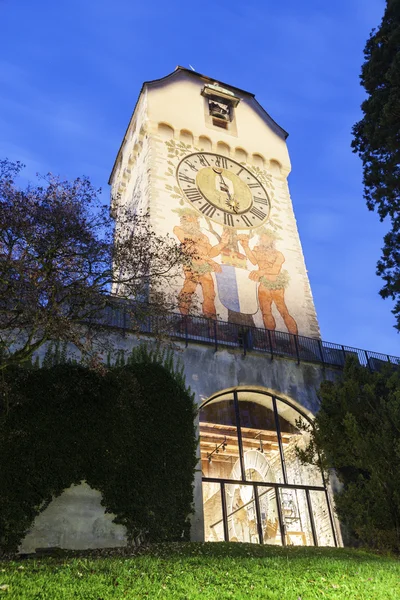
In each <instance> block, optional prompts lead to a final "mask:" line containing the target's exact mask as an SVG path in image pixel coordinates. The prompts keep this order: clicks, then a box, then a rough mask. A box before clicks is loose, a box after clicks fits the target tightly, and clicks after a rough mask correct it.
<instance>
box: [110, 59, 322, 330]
mask: <svg viewBox="0 0 400 600" xmlns="http://www.w3.org/2000/svg"><path fill="white" fill-rule="evenodd" d="M286 138H287V133H286V132H285V131H284V130H283V129H282V128H281V127H280V126H279V125H278V124H277V123H276V122H275V121H274V120H273V119H272V118H271V117H270V116H269V114H268V113H267V112H266V111H265V110H264V108H263V107H262V106H261V105H260V104H259V103H258V102H257V100H256V99H255V97H254V95H253V94H251V93H249V92H245V91H243V90H240V89H238V88H235V87H233V86H231V85H227V84H225V83H221V82H217V81H215V80H213V79H210V78H209V77H205V76H203V75H200V74H198V73H196V72H193V71H191V70H189V69H185V68H183V67H177V68H176V69H175V71H174V72H173V73H171V74H170V75H167V76H166V77H163V78H162V79H158V80H154V81H150V82H146V83H145V84H144V85H143V87H142V90H141V92H140V95H139V98H138V101H137V104H136V107H135V110H134V113H133V115H132V118H131V121H130V123H129V126H128V129H127V131H126V133H125V136H124V140H123V143H122V145H121V147H120V150H119V152H118V155H117V159H116V161H115V164H114V167H113V171H112V174H111V177H110V183H111V186H112V211H113V214H114V217H115V219H116V225H117V228H118V213H119V208H120V207H122V206H129V207H130V208H133V209H134V210H135V211H141V212H145V211H148V213H149V215H150V219H151V222H152V225H153V227H154V229H155V231H156V232H157V233H158V234H161V235H162V234H169V235H172V236H175V238H176V240H177V241H178V240H179V241H180V242H181V243H182V244H183V245H184V246H185V244H187V245H188V244H190V246H191V255H192V258H191V259H190V260H189V261H188V263H187V265H185V267H184V268H183V269H182V276H181V278H180V279H179V280H178V281H176V288H175V292H174V293H175V296H176V303H177V311H179V312H180V313H181V314H182V315H187V314H190V312H191V311H193V309H194V307H195V306H197V307H198V311H199V312H200V314H201V315H202V316H204V317H207V318H213V319H215V318H217V319H219V320H221V321H225V322H229V323H235V324H238V325H247V326H255V327H259V328H265V329H268V330H270V331H273V330H277V331H283V332H288V333H292V334H299V335H303V336H308V337H313V338H319V337H320V333H319V327H318V322H317V317H316V312H315V307H314V303H313V299H312V295H311V289H310V284H309V280H308V276H307V270H306V267H305V264H304V258H303V253H302V248H301V244H300V238H299V234H298V230H297V226H296V219H295V216H294V213H293V207H292V202H291V198H290V193H289V188H288V183H287V177H288V175H289V173H290V159H289V154H288V150H287V146H286ZM114 292H115V293H118V290H117V289H115V290H114Z"/></svg>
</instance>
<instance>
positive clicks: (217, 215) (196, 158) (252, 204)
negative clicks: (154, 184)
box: [176, 152, 270, 229]
mask: <svg viewBox="0 0 400 600" xmlns="http://www.w3.org/2000/svg"><path fill="white" fill-rule="evenodd" d="M176 176H177V179H178V183H179V186H180V188H181V190H182V192H183V193H184V194H185V197H186V199H187V200H188V202H190V204H191V205H192V206H193V208H195V209H196V210H198V211H199V212H200V213H202V214H203V215H204V216H205V217H208V218H210V219H212V220H213V221H216V222H217V223H220V224H221V225H224V226H226V227H235V228H236V229H255V228H256V227H259V226H260V225H262V224H263V223H265V221H266V220H267V219H268V215H269V210H270V201H269V198H268V194H267V192H266V191H265V189H264V187H263V185H262V184H261V183H260V181H259V180H258V179H257V177H255V175H253V173H251V172H250V171H248V170H247V169H246V168H245V167H244V166H243V165H240V164H239V163H237V162H235V161H234V160H231V159H230V158H227V157H225V156H220V155H219V154H213V153H211V152H195V153H194V154H189V156H186V157H185V158H184V159H183V160H181V162H180V163H179V165H178V168H177V170H176Z"/></svg>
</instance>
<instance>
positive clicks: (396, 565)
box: [0, 543, 400, 600]
mask: <svg viewBox="0 0 400 600" xmlns="http://www.w3.org/2000/svg"><path fill="white" fill-rule="evenodd" d="M7 586H8V587H7ZM1 598H4V599H7V600H9V599H10V600H11V599H12V598H15V599H18V600H25V599H32V600H33V599H35V600H39V599H46V600H58V599H63V600H64V599H65V600H69V599H70V598H82V600H83V599H84V600H108V599H109V598H121V599H123V598H130V599H135V600H139V599H147V598H151V599H152V598H161V599H164V598H165V599H170V598H178V599H182V600H183V599H187V600H192V599H193V600H197V599H199V600H200V599H201V600H219V599H224V598H237V599H239V598H249V599H260V600H261V599H262V600H268V599H270V598H271V599H272V598H273V599H276V600H309V599H312V598H318V599H321V600H323V599H325V598H326V599H328V598H334V599H335V600H342V599H344V598H346V599H352V600H353V599H361V600H367V599H369V598H370V599H371V600H372V599H374V600H379V599H382V600H383V599H384V600H391V599H398V600H400V560H399V559H397V558H394V557H390V556H378V555H376V554H373V553H370V552H366V551H361V550H348V549H346V550H344V549H332V548H299V547H291V548H281V547H277V546H253V545H250V544H189V543H187V544H165V545H155V546H152V547H150V548H148V549H146V550H145V551H143V552H142V553H140V554H138V555H137V556H131V557H126V556H110V557H107V558H97V557H88V558H82V557H75V558H72V557H69V558H66V557H62V556H60V557H58V558H47V557H46V558H40V559H33V558H30V559H27V560H18V561H3V562H0V599H1Z"/></svg>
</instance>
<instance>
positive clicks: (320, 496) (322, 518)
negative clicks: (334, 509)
mask: <svg viewBox="0 0 400 600" xmlns="http://www.w3.org/2000/svg"><path fill="white" fill-rule="evenodd" d="M310 498H311V506H312V511H313V515H314V523H315V529H316V533H317V540H318V546H334V545H335V540H334V537H333V532H332V527H331V520H330V518H329V511H328V504H327V501H326V496H325V492H316V491H312V490H311V491H310Z"/></svg>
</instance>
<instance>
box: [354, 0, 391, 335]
mask: <svg viewBox="0 0 400 600" xmlns="http://www.w3.org/2000/svg"><path fill="white" fill-rule="evenodd" d="M399 47H400V0H387V6H386V10H385V13H384V16H383V19H382V22H381V24H380V27H379V29H377V30H373V31H372V33H371V35H370V37H369V39H368V41H367V44H366V46H365V50H364V56H365V63H364V65H363V67H362V71H361V83H362V85H363V86H364V88H365V91H366V92H367V95H368V97H367V99H366V100H365V101H364V102H363V103H362V106H361V108H362V111H363V115H364V116H363V118H362V119H361V121H359V122H358V123H356V124H355V125H354V127H353V136H354V139H353V141H352V148H353V151H354V152H356V153H358V154H359V156H360V158H361V159H362V163H363V183H364V197H365V199H366V201H367V206H368V208H369V209H370V210H377V212H378V214H379V217H380V220H381V221H383V220H384V219H386V218H387V219H388V220H389V222H390V227H391V229H390V231H389V232H388V233H387V235H386V236H385V237H384V246H383V250H382V257H381V259H380V260H379V262H378V264H377V274H378V275H380V276H381V277H382V279H383V280H384V282H385V284H384V286H383V288H382V289H381V291H380V294H381V296H382V297H383V298H392V299H393V300H394V301H395V306H394V309H393V311H392V312H393V314H394V315H395V317H396V325H395V327H396V328H397V329H398V330H400V53H399Z"/></svg>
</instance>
